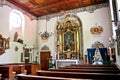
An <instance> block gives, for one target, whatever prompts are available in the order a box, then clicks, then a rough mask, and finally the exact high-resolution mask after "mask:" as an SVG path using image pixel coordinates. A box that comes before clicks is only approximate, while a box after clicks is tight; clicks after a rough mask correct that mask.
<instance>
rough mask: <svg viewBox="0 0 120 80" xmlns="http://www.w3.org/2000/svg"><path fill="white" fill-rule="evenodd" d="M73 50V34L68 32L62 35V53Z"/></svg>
mask: <svg viewBox="0 0 120 80" xmlns="http://www.w3.org/2000/svg"><path fill="white" fill-rule="evenodd" d="M73 49H74V33H73V32H71V31H69V32H66V33H65V34H64V51H69V50H73Z"/></svg>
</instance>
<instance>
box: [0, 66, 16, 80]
mask: <svg viewBox="0 0 120 80" xmlns="http://www.w3.org/2000/svg"><path fill="white" fill-rule="evenodd" d="M0 74H2V76H1V77H2V79H4V80H5V79H10V80H12V79H13V78H14V73H13V66H0Z"/></svg>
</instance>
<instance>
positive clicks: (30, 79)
mask: <svg viewBox="0 0 120 80" xmlns="http://www.w3.org/2000/svg"><path fill="white" fill-rule="evenodd" d="M16 78H17V80H93V79H74V78H62V77H47V76H35V75H24V74H17V75H16Z"/></svg>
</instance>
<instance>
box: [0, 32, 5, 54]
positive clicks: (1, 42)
mask: <svg viewBox="0 0 120 80" xmlns="http://www.w3.org/2000/svg"><path fill="white" fill-rule="evenodd" d="M5 49H6V39H5V38H3V37H2V35H1V34H0V55H1V54H3V53H4V52H5Z"/></svg>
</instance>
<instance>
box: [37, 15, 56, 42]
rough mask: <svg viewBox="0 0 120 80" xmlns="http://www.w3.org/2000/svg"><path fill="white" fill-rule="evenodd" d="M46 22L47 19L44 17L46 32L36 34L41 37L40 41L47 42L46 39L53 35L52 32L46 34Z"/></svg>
mask: <svg viewBox="0 0 120 80" xmlns="http://www.w3.org/2000/svg"><path fill="white" fill-rule="evenodd" d="M48 20H49V17H47V16H46V31H45V32H39V33H38V34H39V35H40V36H41V39H42V40H48V38H49V37H50V36H52V35H53V34H54V33H53V32H48V31H47V21H48Z"/></svg>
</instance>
